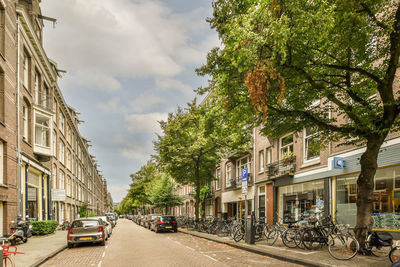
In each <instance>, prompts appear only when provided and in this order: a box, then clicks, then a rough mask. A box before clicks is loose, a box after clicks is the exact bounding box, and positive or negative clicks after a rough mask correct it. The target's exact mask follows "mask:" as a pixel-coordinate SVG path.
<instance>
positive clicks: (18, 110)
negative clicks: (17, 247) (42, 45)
mask: <svg viewBox="0 0 400 267" xmlns="http://www.w3.org/2000/svg"><path fill="white" fill-rule="evenodd" d="M19 76H20V22H19V15H17V162H18V164H17V191H18V192H17V212H18V214H17V215H20V216H22V203H21V202H22V195H21V166H22V163H21V133H20V131H21V129H20V128H21V126H20V85H19V83H20V77H19Z"/></svg>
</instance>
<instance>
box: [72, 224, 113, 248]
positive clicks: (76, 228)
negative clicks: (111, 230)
mask: <svg viewBox="0 0 400 267" xmlns="http://www.w3.org/2000/svg"><path fill="white" fill-rule="evenodd" d="M104 224H105V222H103V220H102V219H99V218H97V219H95V218H82V219H77V220H74V221H73V222H72V225H71V227H69V229H68V235H67V244H68V248H72V247H73V246H74V245H75V244H80V243H100V245H102V246H104V245H105V239H106V235H107V234H106V229H105V226H104Z"/></svg>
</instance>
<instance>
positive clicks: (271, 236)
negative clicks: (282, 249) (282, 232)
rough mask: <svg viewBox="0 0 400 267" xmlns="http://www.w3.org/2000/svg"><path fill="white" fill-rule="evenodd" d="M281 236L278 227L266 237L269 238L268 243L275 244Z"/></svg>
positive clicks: (269, 244)
mask: <svg viewBox="0 0 400 267" xmlns="http://www.w3.org/2000/svg"><path fill="white" fill-rule="evenodd" d="M278 237H279V231H278V230H277V229H275V228H274V229H273V230H271V231H269V233H268V235H267V237H266V239H267V245H268V246H273V245H274V244H275V243H276V240H278Z"/></svg>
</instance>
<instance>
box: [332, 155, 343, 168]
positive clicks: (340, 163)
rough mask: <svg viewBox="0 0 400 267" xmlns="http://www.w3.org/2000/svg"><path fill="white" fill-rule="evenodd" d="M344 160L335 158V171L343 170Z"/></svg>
mask: <svg viewBox="0 0 400 267" xmlns="http://www.w3.org/2000/svg"><path fill="white" fill-rule="evenodd" d="M343 162H344V161H343V158H341V157H334V158H333V168H334V169H343V167H344V165H343Z"/></svg>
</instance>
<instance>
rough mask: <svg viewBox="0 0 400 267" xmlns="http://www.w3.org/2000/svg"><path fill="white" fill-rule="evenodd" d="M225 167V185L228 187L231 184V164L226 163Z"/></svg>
mask: <svg viewBox="0 0 400 267" xmlns="http://www.w3.org/2000/svg"><path fill="white" fill-rule="evenodd" d="M225 169H226V172H225V187H230V186H232V164H231V163H228V164H226V166H225Z"/></svg>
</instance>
